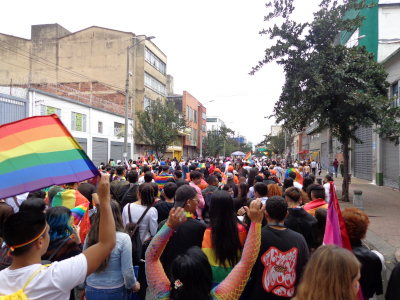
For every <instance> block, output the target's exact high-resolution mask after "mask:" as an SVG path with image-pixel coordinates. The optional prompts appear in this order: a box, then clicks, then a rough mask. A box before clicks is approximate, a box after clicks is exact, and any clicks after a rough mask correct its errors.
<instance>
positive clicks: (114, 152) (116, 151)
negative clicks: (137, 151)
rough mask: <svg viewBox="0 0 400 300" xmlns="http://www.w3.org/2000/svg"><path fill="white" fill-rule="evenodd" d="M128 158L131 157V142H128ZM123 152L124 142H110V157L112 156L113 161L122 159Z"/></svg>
mask: <svg viewBox="0 0 400 300" xmlns="http://www.w3.org/2000/svg"><path fill="white" fill-rule="evenodd" d="M127 151H128V159H129V158H131V157H130V156H131V155H132V154H131V144H130V143H128V149H127ZM123 154H124V143H122V142H111V151H110V158H113V159H114V161H115V162H117V161H118V160H121V161H122V159H123Z"/></svg>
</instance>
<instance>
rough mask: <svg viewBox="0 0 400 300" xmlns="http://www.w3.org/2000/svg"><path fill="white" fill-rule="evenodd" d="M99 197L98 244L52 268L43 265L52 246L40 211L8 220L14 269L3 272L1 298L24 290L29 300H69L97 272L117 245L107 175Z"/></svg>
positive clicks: (0, 274)
mask: <svg viewBox="0 0 400 300" xmlns="http://www.w3.org/2000/svg"><path fill="white" fill-rule="evenodd" d="M97 193H98V196H99V200H100V208H101V217H100V230H99V231H100V233H99V242H98V243H97V244H95V245H93V246H91V247H89V248H88V249H86V250H85V251H84V252H83V253H82V254H79V255H77V256H75V257H72V258H69V259H65V260H63V261H60V262H54V263H52V264H51V265H49V266H42V265H41V257H42V255H43V254H45V253H46V252H47V248H48V246H49V242H50V237H49V226H48V225H47V223H46V218H45V215H44V214H43V213H42V212H39V211H37V212H36V211H26V212H25V211H23V212H18V213H16V214H14V215H11V216H10V217H9V218H8V219H7V221H6V222H5V224H4V227H3V237H4V241H5V242H6V244H7V245H8V246H9V248H10V254H11V255H12V258H13V259H12V263H11V266H10V267H8V268H6V269H4V270H3V271H1V272H0V282H1V284H0V296H6V295H12V294H15V293H17V292H18V293H21V290H23V291H22V293H24V294H25V295H26V297H27V298H28V299H29V300H36V299H41V300H46V299H49V300H50V299H60V300H67V299H69V297H70V292H71V290H72V289H73V288H74V287H75V286H77V285H78V284H81V283H83V282H84V281H85V278H86V277H87V276H88V275H90V274H91V273H93V272H94V271H96V269H97V268H98V267H99V266H100V264H101V263H102V262H103V261H104V260H105V259H106V258H107V257H108V256H109V255H110V253H111V251H112V250H113V248H114V247H115V244H116V236H115V222H114V219H113V214H112V212H111V207H110V181H109V178H108V176H107V175H105V174H101V179H100V181H99V184H98V185H97ZM30 279H31V280H30ZM25 285H26V286H25Z"/></svg>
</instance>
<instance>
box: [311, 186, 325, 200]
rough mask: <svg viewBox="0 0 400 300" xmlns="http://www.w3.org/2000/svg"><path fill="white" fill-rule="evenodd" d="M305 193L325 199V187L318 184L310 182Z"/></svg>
mask: <svg viewBox="0 0 400 300" xmlns="http://www.w3.org/2000/svg"><path fill="white" fill-rule="evenodd" d="M307 193H309V194H310V196H311V194H313V195H314V197H315V198H317V199H325V188H324V187H323V186H322V185H319V184H310V185H309V186H308V189H307Z"/></svg>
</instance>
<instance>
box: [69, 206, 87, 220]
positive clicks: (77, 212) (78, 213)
mask: <svg viewBox="0 0 400 300" xmlns="http://www.w3.org/2000/svg"><path fill="white" fill-rule="evenodd" d="M88 209H89V202H87V203H82V204H80V205H78V206H77V207H74V208H73V209H71V215H72V216H73V217H74V218H75V219H78V220H79V221H81V220H82V219H83V216H84V215H85V213H86V211H87V210H88Z"/></svg>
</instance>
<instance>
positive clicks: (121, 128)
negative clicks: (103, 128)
mask: <svg viewBox="0 0 400 300" xmlns="http://www.w3.org/2000/svg"><path fill="white" fill-rule="evenodd" d="M124 134H125V124H122V123H117V122H114V136H117V137H123V136H124Z"/></svg>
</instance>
